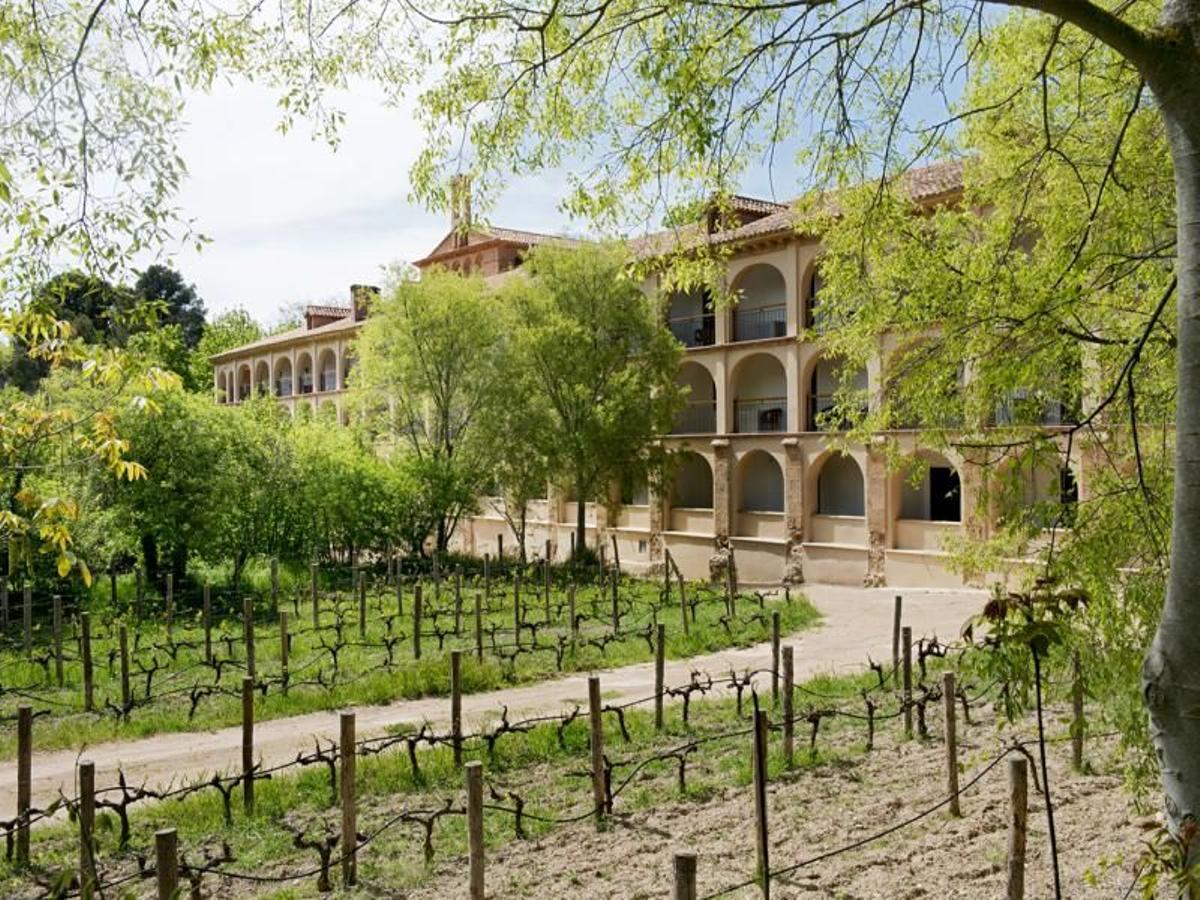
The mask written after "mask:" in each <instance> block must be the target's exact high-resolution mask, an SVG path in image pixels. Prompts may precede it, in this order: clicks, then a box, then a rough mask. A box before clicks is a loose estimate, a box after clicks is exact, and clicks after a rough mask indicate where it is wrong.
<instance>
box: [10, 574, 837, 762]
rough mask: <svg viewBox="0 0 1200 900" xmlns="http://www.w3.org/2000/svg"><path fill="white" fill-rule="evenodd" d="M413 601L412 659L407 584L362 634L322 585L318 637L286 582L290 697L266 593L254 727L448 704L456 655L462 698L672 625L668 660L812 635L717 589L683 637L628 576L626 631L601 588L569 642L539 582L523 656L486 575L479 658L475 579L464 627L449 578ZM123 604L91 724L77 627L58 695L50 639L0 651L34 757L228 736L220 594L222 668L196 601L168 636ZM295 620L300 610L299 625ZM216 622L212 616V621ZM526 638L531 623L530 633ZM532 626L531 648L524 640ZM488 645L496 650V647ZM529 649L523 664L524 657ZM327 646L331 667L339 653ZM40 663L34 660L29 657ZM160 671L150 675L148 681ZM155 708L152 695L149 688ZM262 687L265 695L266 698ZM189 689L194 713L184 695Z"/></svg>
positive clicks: (673, 615)
mask: <svg viewBox="0 0 1200 900" xmlns="http://www.w3.org/2000/svg"><path fill="white" fill-rule="evenodd" d="M420 585H421V588H422V593H423V611H424V614H423V617H422V626H421V631H422V639H421V643H422V655H421V658H420V659H416V658H415V657H414V655H413V646H412V635H411V633H412V628H413V624H412V623H413V619H412V612H413V595H414V589H415V587H416V584H415V583H408V584H406V585H405V589H404V600H403V610H404V611H403V615H401V614H400V612H399V608H398V602H397V598H396V594H395V589H394V588H393V587H390V586H386V585H383V584H382V583H380V584H378V585H377V586H375V587H373V588H370V589H369V590H368V595H367V616H366V630H365V637H363V636H362V632H360V628H359V601H358V598H357V597H356V596H354V595H353V594H352V593H351V592H349V591H330V590H328V589H325V590H323V591H322V592H321V596H320V598H319V604H318V605H319V607H320V610H321V621H322V626H323V627H322V630H320V631H314V630H312V608H311V605H310V603H309V600H308V597H309V591H308V586H307V585H306V584H303V583H301V582H299V580H298V579H295V578H292V579H290V581H285V582H284V584H283V585H282V591H281V595H280V602H279V606H280V609H282V610H285V611H287V612H288V613H289V614H290V615H291V617H292V618H291V622H290V625H289V632H290V635H291V640H290V651H289V687H288V691H287V692H286V694H285V693H284V691H283V690H282V685H281V683H280V681H279V679H280V676H281V673H282V667H281V658H280V647H281V640H280V630H279V629H280V626H279V621H278V610H277V609H275V608H274V606H273V605H272V603H271V600H270V595H269V592H261V591H260V592H259V593H257V594H256V601H255V611H254V616H255V622H256V625H255V660H256V673H255V676H256V679H257V680H258V681H259V682H260V691H259V692H256V699H255V717H256V719H257V720H258V721H264V720H268V719H275V718H282V717H286V716H294V715H300V714H303V713H309V712H317V711H326V710H332V709H338V708H344V707H346V706H352V705H370V704H383V703H387V702H390V701H393V700H397V699H413V698H418V697H425V696H436V695H444V694H446V693H447V692H448V690H449V653H448V651H449V650H451V649H462V650H464V651H465V653H464V656H465V661H464V666H463V672H462V675H463V690H464V692H468V693H470V692H479V691H486V690H492V689H496V688H500V687H504V686H508V685H517V684H522V683H529V682H533V681H537V680H541V679H545V678H549V677H554V676H555V675H557V674H560V673H564V672H575V671H590V670H595V669H599V668H609V667H614V666H621V665H628V664H631V663H638V662H645V661H647V660H650V659H652V658H653V645H652V643H651V641H650V640H649V635H650V633H651V632H650V631H649V629H650V628H652V626H653V624H654V623H655V622H664V623H666V625H667V643H666V655H667V657H668V658H672V659H679V658H689V657H693V656H697V655H700V654H704V653H710V652H713V651H716V650H720V649H724V648H727V647H731V646H746V645H750V644H754V643H758V642H761V641H764V640H767V639H769V637H770V633H771V624H770V622H771V614H772V613H774V612H778V613H779V615H780V622H781V631H782V633H784V634H788V633H792V632H796V631H799V630H801V629H803V628H807V627H809V626H811V625H812V624H813V623H814V622H815V621H816V620H817V618H818V616H817V613H816V611H815V610H814V609H813V607H812V606H811V605H810V604H809V603H808V602H807V601H806V600H804V598H803V597H801V596H799V595H797V596H795V597H793V598H792V600H791V602H790V603H788V602H784V600H782V599H781V598H774V599H764V598H762V597H761V596H757V595H741V596H739V597H738V598H737V599H736V602H735V608H736V614H735V615H733V616H729V615H728V613H727V609H726V605H725V599H724V597H723V595H722V594H720V593H719V592H717V591H715V590H714V589H712V588H710V587H708V586H706V585H700V584H693V585H689V586H688V596H689V599H690V600H692V601H693V603H694V605H693V607H692V615H693V616H694V621H691V622H690V623H689V634H687V635H684V634H683V631H682V628H681V625H680V615H681V613H680V608H679V599H678V593H677V590H675V591H672V594H671V597H670V598H669V599H668V598H664V597H662V596H661V583H659V582H650V581H643V580H635V579H631V578H626V579H624V580H623V581H622V582H621V585H620V588H619V595H618V603H619V607H620V610H621V618H620V630H621V633H622V634H624V635H625V636H624V637H622V638H620V639H616V640H609V637H608V636H609V635H610V633H611V631H612V628H611V607H612V598H611V593H610V591H609V590H608V589H606V588H604V587H602V586H599V585H595V584H592V585H582V586H580V587H579V588H578V589H577V592H576V616H577V617H578V618H579V619H580V620H581V621H580V626H579V632H578V636H577V638H576V640H574V641H573V642H572V640H571V633H570V629H569V626H568V624H567V620H568V599H567V598H568V594H567V589H566V587H565V585H563V584H559V585H558V586H556V587H554V588H553V589H552V591H551V596H550V604H549V605H550V610H549V612H550V615H549V618H548V619H547V616H546V598H545V597H544V596H542V595H541V594H540V593H539V591H540V590H541V584H540V583H539V582H537V581H534V580H530V579H526V580H525V581H524V583H523V584H522V587H521V592H520V593H521V605H522V619H523V622H524V623H526V627H524V628H523V629H522V635H521V642H522V645H523V647H524V648H525V649H524V650H522V651H520V652H517V649H516V647H515V642H514V636H513V621H514V612H513V607H514V590H515V585H514V582H513V581H512V580H500V579H493V580H492V582H491V594H490V596H489V597H488V598H487V600H486V601H485V610H484V615H483V627H484V631H485V632H488V631H489V630H490V629H495V632H494V635H492V636H489V635H488V634H485V636H484V645H485V653H484V658H483V661H482V662H478V661H476V660H475V658H474V648H475V637H474V616H473V603H474V596H475V594H476V592H477V591H482V590H483V585H482V582H481V581H476V580H470V581H467V582H464V584H463V588H462V592H461V595H462V598H463V600H462V615H461V617H460V618H459V619H458V621H459V624H460V626H461V627H460V629H459V631H458V632H457V633H455V631H454V624H455V621H456V617H455V601H454V588H453V585H452V583H451V582H449V581H446V580H443V581H441V583H440V584H439V585H435V584H434V583H433V582H432V581H431V580H430V579H428V578H426V579H425V580H423V581H421V582H420ZM117 594H118V608H117V609H114V608H113V607H112V605H111V603H109V602H107V600H106V602H104V603H101V602H100V601H98V600H95V599H94V600H93V601H92V603H91V605H90V611H91V617H92V657H93V660H94V672H95V698H96V706H97V709H98V710H99V711H98V712H93V713H87V712H84V710H83V696H82V694H83V691H82V680H83V675H82V662H81V660H80V652H81V651H80V649H79V645H78V634H79V632H78V623H77V621H74V620H72V621H71V622H69V623H68V625H67V628H66V631H65V639H64V646H65V653H64V655H65V657H66V661H65V663H64V685H63V687H61V688H59V687H57V685H56V684H55V681H54V666H53V664H52V662H51V660H50V656H49V652H48V649H47V647H46V645H45V643H40V642H39V643H38V644H35V647H34V657H35V659H34V660H31V659H30V658H28V657H27V656H26V654H25V653H24V651H23V650H22V649H20V648H10V649H6V650H4V651H3V652H0V683H3V685H4V686H5V687H7V688H10V689H11V688H12V687H13V686H20V687H28V688H29V689H30V690H29V691H28V692H24V695H22V694H20V693H12V692H10V693H6V694H4V695H3V696H2V697H0V716H8V717H11V716H12V715H13V714H14V713H15V708H16V706H17V705H18V704H19V703H24V702H29V703H31V704H32V705H33V707H34V708H35V710H38V711H40V710H47V711H49V715H39V717H38V718H37V719H36V723H35V729H34V730H35V739H34V740H35V747H36V748H37V749H38V750H39V751H43V750H54V749H62V748H76V747H79V746H82V745H85V744H94V743H97V742H100V741H106V740H117V739H132V738H140V737H146V736H149V735H153V734H159V733H164V732H186V731H195V730H208V729H214V728H219V727H223V726H229V725H234V724H237V723H238V722H239V721H240V717H241V701H240V683H241V678H242V676H243V675H244V674H245V668H246V654H245V648H244V646H243V640H242V634H243V626H242V622H241V617H240V616H234V615H232V614H230V612H229V610H228V608H226V609H225V610H223V611H222V610H221V605H220V604H221V603H224V604H225V605H226V607H228V606H229V605H233V604H230V603H229V601H228V600H227V598H225V597H223V596H221V597H216V598H214V599H215V600H216V601H217V603H218V605H217V612H214V623H213V626H212V643H213V652H214V657H215V659H216V661H217V662H218V663H219V665H220V669H219V670H218V668H216V667H214V666H210V665H208V664H206V663H205V661H204V650H203V630H202V628H201V625H200V613H199V610H198V608H197V606H198V598H196V597H186V598H185V597H182V596H181V597H180V598H179V601H178V609H177V611H176V615H175V621H174V627H173V630H172V635H171V638H170V639H168V635H167V629H166V627H165V624H164V621H163V616H162V615H161V611H162V606H161V601H158V602H157V604H156V605H158V606H159V611H160V615H158V616H155V617H153V618H151V617H150V616H149V615H146V616H145V617H142V618H141V620H140V621H138V619H137V618H136V617H135V616H134V615H133V613H132V611H131V610H130V608H129V606H128V603H129V601H131V600H132V588H131V586H130V584H129V583H128V581H123V582H122V583H121V584H119V586H118V592H117ZM297 611H298V614H297ZM222 612H223V614H220V613H222ZM122 622H124V623H126V624H127V627H128V628H129V641H130V658H131V663H130V668H131V689H132V696H133V703H134V705H133V707H132V708H131V709H128V710H127V711H125V712H124V713H123V711H122V708H121V707H122V703H121V679H120V662H119V653H118V650H117V647H118V641H117V633H118V628H119V626H120V624H121V623H122ZM529 626H533V629H531V628H530V627H529ZM534 630H536V636H535V635H534ZM493 644H494V645H495V648H494V649H493ZM534 645H536V647H537V649H536V650H535V651H534V652H530V648H531V646H534ZM330 648H336V649H337V653H336V660H337V665H336V671H335V670H334V656H335V654H334V652H333V650H332V649H330ZM38 659H40V662H39V661H37V660H38ZM155 667H159V668H158V669H157V671H154V672H153V673H152V674H151V675H149V676H147V674H146V672H149V671H150V670H152V669H154V668H155ZM148 684H149V687H150V692H149V693H150V698H151V699H149V700H147V699H146V697H147V685H148ZM264 685H265V693H263V692H262V687H263V686H264ZM193 691H199V692H200V693H199V695H198V696H197V697H196V698H195V703H194V704H193V699H194V698H193V697H192V692H193ZM15 754H16V736H15V729H5V730H4V732H3V733H0V758H4V759H9V758H12V757H14V756H15Z"/></svg>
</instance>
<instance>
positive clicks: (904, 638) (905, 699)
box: [900, 625, 913, 737]
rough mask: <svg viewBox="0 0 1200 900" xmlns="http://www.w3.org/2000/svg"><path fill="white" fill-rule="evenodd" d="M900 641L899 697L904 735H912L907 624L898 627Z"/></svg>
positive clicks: (910, 669)
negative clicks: (900, 692)
mask: <svg viewBox="0 0 1200 900" xmlns="http://www.w3.org/2000/svg"><path fill="white" fill-rule="evenodd" d="M900 642H901V643H902V644H903V645H904V646H902V647H901V648H900V651H901V653H902V659H903V667H902V671H901V677H902V684H903V693H902V694H901V695H900V699H901V702H902V703H903V704H904V736H905V737H912V731H913V711H912V629H911V628H909V627H908V626H907V625H905V626H904V627H903V628H901V629H900Z"/></svg>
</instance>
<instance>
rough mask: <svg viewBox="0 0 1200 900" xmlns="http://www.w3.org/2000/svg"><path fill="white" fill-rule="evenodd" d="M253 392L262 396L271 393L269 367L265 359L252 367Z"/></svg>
mask: <svg viewBox="0 0 1200 900" xmlns="http://www.w3.org/2000/svg"><path fill="white" fill-rule="evenodd" d="M254 391H255V393H258V394H264V395H265V394H269V393H271V367H270V366H269V365H268V364H267V361H266V360H265V359H260V360H259V361H258V362H257V363H256V364H255V366H254Z"/></svg>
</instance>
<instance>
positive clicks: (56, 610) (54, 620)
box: [50, 594, 63, 687]
mask: <svg viewBox="0 0 1200 900" xmlns="http://www.w3.org/2000/svg"><path fill="white" fill-rule="evenodd" d="M50 602H51V612H50V640H51V642H52V644H53V648H54V680H55V682H56V683H57V684H58V686H59V687H62V686H63V648H62V597H61V596H59V595H58V594H55V595H54V597H53V598H51V601H50Z"/></svg>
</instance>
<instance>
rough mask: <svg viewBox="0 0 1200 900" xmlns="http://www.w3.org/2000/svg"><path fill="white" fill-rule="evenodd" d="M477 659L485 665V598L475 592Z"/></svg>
mask: <svg viewBox="0 0 1200 900" xmlns="http://www.w3.org/2000/svg"><path fill="white" fill-rule="evenodd" d="M475 659H476V661H477V662H479V663H480V664H482V663H483V597H481V596H480V595H479V591H476V592H475Z"/></svg>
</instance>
